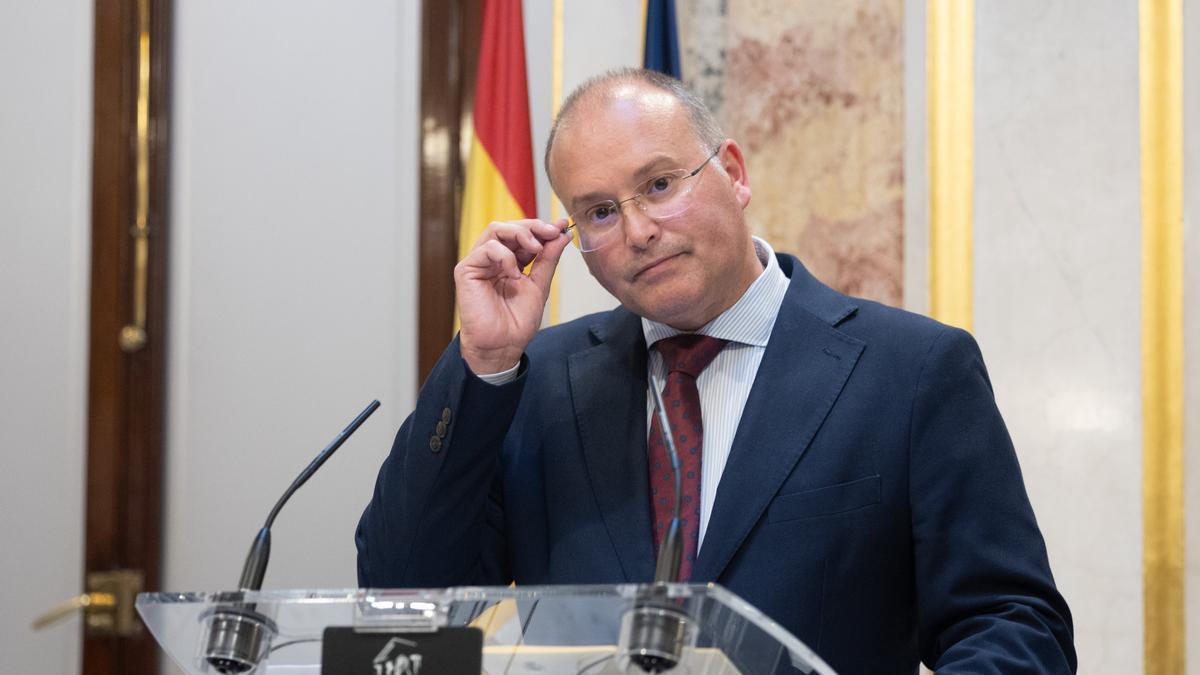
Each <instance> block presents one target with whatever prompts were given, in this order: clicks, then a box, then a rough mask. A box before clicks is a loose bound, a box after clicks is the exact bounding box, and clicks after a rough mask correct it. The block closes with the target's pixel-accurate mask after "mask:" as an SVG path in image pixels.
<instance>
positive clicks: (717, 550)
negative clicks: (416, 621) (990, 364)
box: [356, 71, 1076, 675]
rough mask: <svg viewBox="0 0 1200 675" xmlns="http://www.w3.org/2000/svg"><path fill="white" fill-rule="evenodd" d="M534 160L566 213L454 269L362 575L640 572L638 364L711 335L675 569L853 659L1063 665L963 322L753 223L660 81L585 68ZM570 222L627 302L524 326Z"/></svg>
mask: <svg viewBox="0 0 1200 675" xmlns="http://www.w3.org/2000/svg"><path fill="white" fill-rule="evenodd" d="M706 158H707V159H706ZM546 163H547V169H548V172H549V174H550V177H551V180H552V182H553V184H554V188H555V191H556V192H557V194H558V195H560V196H561V198H562V202H563V204H564V205H565V206H566V208H567V210H568V211H569V212H570V213H571V217H570V219H569V221H568V222H565V223H557V224H551V223H545V222H541V221H537V220H527V221H518V222H505V223H492V224H491V225H490V226H489V227H488V229H487V231H486V232H485V233H484V234H483V236H482V237H481V238H480V239H479V241H478V242H477V243H476V245H475V247H474V249H473V250H472V251H471V252H470V253H469V254H468V255H467V256H466V257H465V258H464V259H463V260H462V261H461V262H460V263H459V264H458V266H457V267H456V268H455V282H456V284H457V301H458V308H459V314H460V317H461V322H462V330H461V332H460V334H459V336H458V338H456V339H455V340H454V341H453V343H452V344H451V345H450V347H449V348H448V349H447V350H446V353H445V354H444V355H443V356H442V358H441V360H440V361H439V362H438V365H437V366H436V368H435V369H434V371H433V373H432V374H431V375H430V377H429V379H428V380H427V381H426V383H425V385H424V386H423V387H422V389H421V394H420V397H419V400H418V402H417V408H416V410H415V411H414V412H413V413H412V415H411V416H410V417H409V418H408V420H407V421H406V422H405V423H404V425H403V427H401V429H400V432H399V434H398V435H397V437H396V441H395V445H394V446H393V448H392V452H391V454H390V456H389V457H388V459H387V460H386V461H385V462H384V465H383V467H382V468H381V470H380V474H379V479H378V482H377V485H376V489H375V494H374V497H373V499H372V500H371V502H370V504H369V505H368V507H367V509H366V512H365V513H364V514H363V517H362V521H361V523H360V525H359V530H358V533H357V537H356V541H357V544H358V551H359V581H360V583H361V584H362V585H363V586H373V587H412V586H426V587H428V586H450V585H462V584H488V585H502V584H507V583H509V582H510V581H516V582H517V583H519V584H559V583H618V582H620V583H627V582H648V581H650V580H651V579H652V578H653V576H654V568H655V551H654V535H653V531H654V526H653V525H652V520H653V519H654V518H655V516H654V514H655V513H657V512H658V511H656V506H654V505H652V504H651V492H652V490H654V489H655V488H653V487H652V480H653V479H654V475H657V474H656V473H655V467H654V459H653V457H652V456H651V457H649V458H648V456H647V453H648V450H647V436H648V434H649V433H650V428H649V426H648V420H649V419H650V416H649V412H650V407H649V405H648V403H647V401H648V391H649V389H648V388H649V387H650V386H655V387H663V386H664V382H666V383H667V384H666V385H665V386H666V387H668V388H669V387H671V386H672V385H671V384H670V380H669V379H668V378H669V377H675V375H674V373H675V371H674V370H673V368H675V366H669V365H668V364H667V363H666V362H665V359H666V358H667V357H664V356H663V354H667V353H668V351H667V349H666V345H667V344H668V343H670V342H672V341H673V342H679V340H680V339H681V338H680V337H679V336H683V338H682V340H683V341H685V342H686V341H688V340H691V341H693V342H694V341H696V340H714V339H715V340H718V341H719V344H717V347H716V356H715V357H712V361H711V363H710V364H709V365H708V366H707V367H706V368H705V369H704V370H703V371H701V372H700V373H699V375H692V376H691V377H692V381H693V385H692V386H693V387H694V389H693V391H694V392H696V394H695V395H697V396H698V404H699V408H698V410H696V412H695V413H694V414H693V415H692V418H691V419H692V421H695V422H697V424H696V426H695V431H696V433H697V434H702V443H701V445H702V458H697V459H696V460H695V461H697V462H698V463H699V464H698V465H696V466H695V468H696V470H695V471H690V470H689V472H688V473H689V476H690V477H691V478H692V479H693V480H694V481H695V482H694V484H695V485H696V489H697V491H698V492H697V493H696V494H697V496H698V500H691V498H690V497H688V498H687V500H688V510H687V511H685V514H686V515H687V516H690V517H694V518H695V521H694V523H696V524H698V526H697V525H693V527H692V528H691V530H690V532H691V535H690V536H691V537H692V538H693V540H692V544H691V546H692V548H691V549H690V550H689V555H687V560H686V563H685V567H686V568H687V570H688V571H687V576H688V578H689V579H690V581H692V582H709V581H712V582H716V583H719V584H722V585H724V586H726V587H728V588H729V589H731V590H732V591H733V592H734V593H736V594H738V595H740V596H742V597H743V598H745V599H746V600H748V601H749V602H750V603H752V604H753V605H755V606H757V607H758V608H759V609H761V610H763V611H764V612H765V613H766V614H767V615H768V616H770V617H772V618H773V619H775V620H776V621H777V622H779V623H780V624H781V625H783V626H784V627H785V628H787V629H788V630H789V631H791V632H793V633H794V634H795V635H796V636H797V637H799V638H800V639H801V640H802V641H804V642H805V643H806V644H808V645H809V646H810V647H811V648H813V649H814V650H815V651H816V652H817V653H818V654H820V655H821V656H822V657H823V658H824V659H825V660H826V661H827V662H828V663H829V664H830V665H831V666H832V667H833V668H834V669H836V670H838V671H839V672H843V673H901V672H904V673H913V672H915V671H916V670H917V665H918V661H923V662H924V663H926V664H928V665H929V666H930V667H932V668H934V669H935V670H936V671H937V672H938V674H939V675H942V674H944V673H1018V672H1020V673H1067V672H1074V670H1075V665H1076V659H1075V652H1074V647H1073V645H1072V634H1071V630H1072V629H1071V617H1070V612H1069V610H1068V608H1067V606H1066V603H1065V602H1064V600H1063V599H1062V597H1061V596H1060V595H1059V593H1058V592H1057V590H1056V589H1055V586H1054V581H1053V578H1052V577H1051V573H1050V568H1049V563H1048V561H1047V557H1046V551H1045V545H1044V543H1043V540H1042V536H1041V533H1040V532H1039V530H1038V527H1037V523H1036V521H1035V519H1034V515H1033V512H1032V509H1031V508H1030V505H1029V500H1028V498H1027V496H1026V494H1025V488H1024V485H1023V482H1022V479H1021V473H1020V468H1019V467H1018V465H1017V459H1016V456H1015V454H1014V452H1013V448H1012V444H1011V442H1010V440H1009V437H1008V434H1007V431H1006V430H1005V427H1004V423H1003V421H1002V420H1001V417H1000V414H999V412H998V410H997V409H996V404H995V401H994V397H993V395H992V391H991V385H990V383H989V381H988V377H987V373H986V371H985V369H984V366H983V361H982V358H981V356H980V353H979V350H978V348H977V347H976V345H975V342H974V340H973V339H972V338H971V337H970V336H969V335H968V334H967V333H965V332H963V331H961V330H957V329H954V328H950V327H947V326H943V325H941V324H938V323H936V322H934V321H931V320H928V319H925V318H922V317H919V316H915V315H912V314H909V313H906V312H903V311H900V310H896V309H892V308H888V307H884V306H881V305H878V304H876V303H873V302H868V301H864V300H856V299H852V298H849V297H846V296H844V295H841V294H839V293H837V292H835V291H833V290H831V289H830V288H828V287H826V286H824V285H823V284H821V283H820V282H819V281H817V280H816V279H814V278H813V277H812V275H810V274H809V273H808V271H807V270H805V268H804V266H803V265H802V264H801V263H800V262H799V261H798V260H796V259H795V258H793V257H791V256H787V255H775V254H773V252H772V251H771V249H770V246H769V244H767V242H764V241H762V240H760V239H757V238H753V237H751V235H750V232H749V229H748V227H747V224H746V221H745V218H744V217H743V210H744V209H745V208H746V206H747V204H748V203H749V201H750V195H751V191H750V182H749V177H748V175H747V172H746V164H745V160H744V158H743V156H742V152H741V149H740V148H739V147H738V145H737V143H736V142H734V141H732V140H728V139H726V138H724V136H723V135H722V134H721V132H720V129H719V128H718V127H717V125H716V122H715V121H714V120H713V118H712V115H711V113H709V112H708V110H707V109H706V108H705V107H704V105H703V103H701V102H700V101H699V100H698V99H696V97H695V96H694V95H692V94H691V93H690V92H688V91H687V90H686V89H684V88H683V87H682V85H680V84H679V83H678V82H677V81H675V80H671V79H669V78H665V77H662V76H659V75H656V74H652V73H647V72H644V71H617V72H613V73H609V74H606V75H604V76H601V77H599V78H596V79H594V80H592V81H590V82H588V83H586V84H585V85H584V86H583V87H581V88H580V89H579V90H577V91H576V92H575V93H574V94H572V96H571V97H570V98H568V100H567V101H566V102H565V103H564V105H563V109H562V112H561V114H560V116H559V119H558V121H557V123H556V126H555V128H554V130H552V132H551V136H550V141H549V143H548V144H547V151H546ZM568 225H569V226H570V227H569V228H568V230H567V232H565V233H564V228H565V227H567V226H568ZM572 240H574V241H575V242H576V244H578V245H579V247H580V248H581V250H583V251H584V253H583V256H584V260H585V261H586V263H587V265H588V268H589V270H590V271H591V273H592V274H593V275H594V276H595V277H596V279H597V280H598V281H599V282H600V283H601V284H602V285H603V286H604V287H605V288H606V289H607V290H608V291H609V292H611V293H612V294H613V295H614V296H616V297H617V298H618V299H619V300H620V301H621V307H618V308H617V309H615V310H613V311H612V312H608V313H605V314H599V315H593V316H588V317H584V318H582V319H579V320H576V321H573V322H570V323H567V324H564V325H561V326H556V327H553V328H549V329H546V330H542V331H539V330H538V328H539V324H540V322H541V317H542V311H543V308H544V306H545V302H546V298H547V295H548V293H549V287H550V279H551V277H552V275H553V272H554V269H555V266H556V265H557V263H558V260H559V256H560V255H561V253H562V251H563V249H564V248H565V247H566V246H567V245H568V244H569V243H570V242H571V241H572ZM527 267H528V269H526V268H527ZM700 336H703V337H700ZM670 358H674V357H670ZM668 370H670V373H671V375H669V376H668ZM687 405H692V404H687ZM697 417H698V418H699V419H696V418H697ZM701 422H702V423H701ZM672 426H673V427H674V426H675V425H672ZM685 431H688V430H685ZM681 438H685V436H681ZM662 498H663V495H662V494H660V493H655V499H656V500H659V499H662ZM672 499H673V497H672ZM664 503H665V502H664ZM693 507H694V509H693ZM685 531H687V529H686V528H685ZM697 549H698V550H697Z"/></svg>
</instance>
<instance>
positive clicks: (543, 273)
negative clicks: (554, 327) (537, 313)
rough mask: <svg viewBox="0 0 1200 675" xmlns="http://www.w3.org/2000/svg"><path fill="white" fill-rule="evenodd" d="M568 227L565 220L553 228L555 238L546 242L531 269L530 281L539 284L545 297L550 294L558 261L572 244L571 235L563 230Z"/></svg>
mask: <svg viewBox="0 0 1200 675" xmlns="http://www.w3.org/2000/svg"><path fill="white" fill-rule="evenodd" d="M566 226H567V220H566V219H565V218H564V219H562V220H560V221H558V222H557V223H555V224H554V225H552V226H551V227H552V229H553V231H554V238H553V239H550V240H547V241H546V243H545V245H544V246H543V247H542V254H541V255H539V256H538V257H537V258H536V259H535V260H534V261H533V267H531V268H530V269H529V279H530V281H532V282H533V283H535V284H537V287H538V288H540V289H541V290H542V294H543V295H546V294H548V293H549V292H550V281H551V280H552V279H553V278H554V270H555V268H557V267H558V261H559V259H560V258H562V253H563V251H564V250H566V248H567V245H568V244H570V243H571V235H570V234H568V233H566V232H563V228H565V227H566Z"/></svg>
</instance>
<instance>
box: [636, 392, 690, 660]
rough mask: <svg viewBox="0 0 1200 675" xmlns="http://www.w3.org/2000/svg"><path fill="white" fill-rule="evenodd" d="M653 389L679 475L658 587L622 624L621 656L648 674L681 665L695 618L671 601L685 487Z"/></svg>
mask: <svg viewBox="0 0 1200 675" xmlns="http://www.w3.org/2000/svg"><path fill="white" fill-rule="evenodd" d="M650 391H651V392H652V393H653V394H654V411H655V414H656V415H658V424H659V431H661V432H662V439H663V445H665V446H666V448H667V455H668V456H669V457H670V460H671V470H672V471H674V473H675V508H674V511H673V513H672V516H671V522H670V524H669V525H668V526H667V531H666V534H664V535H663V540H662V543H661V544H660V545H659V548H658V563H657V564H656V565H655V568H654V583H653V584H652V585H651V586H648V587H647V588H645V589H644V590H642V591H641V592H639V594H638V597H637V599H636V600H634V603H633V608H631V609H630V610H629V611H627V612H626V613H625V616H624V618H623V620H622V622H621V639H620V649H619V654H618V656H619V660H620V662H621V663H622V665H623V666H624V667H626V668H628V666H629V665H630V664H632V665H636V666H637V667H638V668H639V669H641V670H642V671H643V672H646V673H661V672H664V671H667V670H671V669H673V668H674V667H675V666H677V665H679V660H680V658H681V657H682V655H683V646H684V644H685V643H686V642H687V639H688V634H689V630H690V624H691V620H690V619H689V618H688V615H687V614H686V613H684V612H683V610H682V609H681V608H680V607H679V606H678V605H677V604H676V603H674V602H672V601H671V600H670V599H669V598H668V597H667V584H673V583H676V582H678V581H679V569H680V565H681V564H682V562H683V534H682V532H681V524H680V517H679V509H680V502H681V501H683V489H682V487H681V478H680V476H679V474H680V467H679V451H678V450H677V449H676V447H675V434H674V432H673V431H672V430H671V423H670V422H669V421H668V420H667V411H666V406H664V405H663V400H662V394H660V393H659V391H658V387H656V386H654V385H653V383H652V384H651V386H650Z"/></svg>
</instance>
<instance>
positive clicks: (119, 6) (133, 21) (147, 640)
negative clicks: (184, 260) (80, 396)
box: [81, 0, 171, 675]
mask: <svg viewBox="0 0 1200 675" xmlns="http://www.w3.org/2000/svg"><path fill="white" fill-rule="evenodd" d="M149 2H150V17H151V29H150V35H151V40H150V47H151V64H152V68H151V79H150V125H149V132H150V133H149V138H150V146H149V147H150V156H149V157H150V163H149V169H150V171H149V180H150V190H149V221H148V222H149V224H150V232H151V236H150V239H149V262H150V264H149V268H148V279H147V281H148V286H147V289H148V293H147V305H146V311H147V314H146V332H147V336H148V339H147V342H146V345H145V346H144V347H143V348H142V349H140V350H139V351H136V352H133V353H126V352H124V351H123V350H122V349H121V347H120V344H119V342H118V335H119V334H120V331H121V328H122V327H123V326H124V325H125V324H126V323H128V322H129V321H130V320H131V319H132V317H133V299H132V294H133V283H134V282H133V279H134V270H133V264H134V256H133V248H132V240H131V237H130V229H131V226H132V225H133V222H134V208H135V194H136V193H135V185H136V183H135V179H136V168H137V164H136V141H137V120H136V102H137V60H138V3H137V0H97V1H96V3H95V65H94V68H95V72H94V79H93V83H94V93H93V125H92V274H91V309H90V337H89V366H88V368H89V372H88V456H87V497H86V508H87V511H86V518H85V526H86V545H85V553H84V556H85V573H86V572H95V571H106V570H113V569H122V568H125V569H137V570H141V571H142V572H143V573H144V574H145V579H146V582H145V588H146V589H148V590H158V589H159V584H160V563H161V557H162V537H161V526H162V494H161V485H162V467H163V446H164V436H163V422H164V416H165V387H164V382H165V380H164V374H165V353H166V344H167V343H166V278H167V267H166V264H167V260H166V255H167V248H166V245H167V238H166V232H167V221H166V214H167V211H166V208H167V201H166V194H167V177H168V162H169V158H168V155H167V147H168V145H169V144H168V137H169V134H168V127H167V119H168V113H169V88H168V85H169V81H168V78H169V74H170V62H169V57H170V54H171V49H170V36H171V2H170V0H149ZM81 585H82V584H81ZM83 652H84V653H83V672H84V673H85V674H86V675H109V674H116V673H121V674H124V675H142V674H145V675H151V674H152V673H157V671H158V658H159V651H158V648H157V646H156V645H155V644H154V641H153V639H152V638H151V636H150V635H149V633H147V632H142V634H140V635H138V636H135V637H132V638H114V637H90V636H87V635H86V634H85V638H84V641H83Z"/></svg>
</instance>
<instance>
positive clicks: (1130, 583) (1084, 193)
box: [975, 0, 1142, 673]
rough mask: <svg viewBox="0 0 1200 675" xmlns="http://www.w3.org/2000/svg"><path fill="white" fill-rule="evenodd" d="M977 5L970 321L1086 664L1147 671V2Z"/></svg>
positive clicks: (1097, 669) (1085, 667)
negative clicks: (1142, 90) (1141, 102)
mask: <svg viewBox="0 0 1200 675" xmlns="http://www.w3.org/2000/svg"><path fill="white" fill-rule="evenodd" d="M975 6H976V37H975V44H976V61H975V78H976V79H975V333H976V336H977V337H978V339H979V342H980V345H981V346H982V348H983V353H984V356H985V357H986V359H987V363H988V368H989V370H990V371H991V375H992V380H993V384H994V386H995V390H996V397H997V399H998V401H999V404H1000V409H1001V410H1002V411H1003V412H1004V416H1005V419H1006V420H1007V422H1008V426H1009V431H1010V432H1011V434H1012V436H1013V440H1014V442H1015V444H1016V447H1017V452H1018V455H1019V456H1020V459H1021V465H1022V468H1023V469H1024V474H1025V483H1026V486H1027V488H1028V490H1029V494H1030V499H1031V500H1032V502H1033V506H1034V509H1035V511H1036V513H1037V516H1038V521H1039V524H1040V525H1041V527H1042V531H1043V532H1044V534H1045V537H1046V542H1047V546H1048V548H1049V552H1050V562H1051V565H1052V567H1053V569H1054V572H1055V577H1056V580H1057V582H1058V585H1059V588H1060V590H1061V591H1062V593H1063V595H1065V596H1066V598H1067V601H1068V602H1069V603H1070V605H1071V609H1072V612H1073V614H1074V618H1075V636H1076V647H1077V649H1078V651H1079V656H1080V667H1079V669H1080V672H1084V673H1129V672H1140V671H1141V669H1142V564H1141V561H1142V520H1141V518H1142V516H1141V514H1142V509H1141V505H1142V494H1141V475H1142V464H1141V463H1142V437H1141V377H1140V372H1141V368H1140V358H1141V356H1140V355H1141V351H1140V325H1141V324H1140V283H1141V277H1140V263H1139V258H1140V253H1139V251H1140V246H1141V239H1140V226H1139V224H1140V221H1141V214H1140V211H1139V203H1140V201H1139V190H1140V178H1139V176H1140V174H1139V150H1138V147H1139V142H1138V35H1137V27H1138V14H1137V3H1131V2H1123V1H1116V0H1112V1H1109V2H1100V3H1090V4H1088V5H1087V7H1086V8H1084V6H1083V5H1082V4H1081V3H1045V2H1041V1H1040V0H1029V1H1024V2H978V3H976V5H975Z"/></svg>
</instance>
